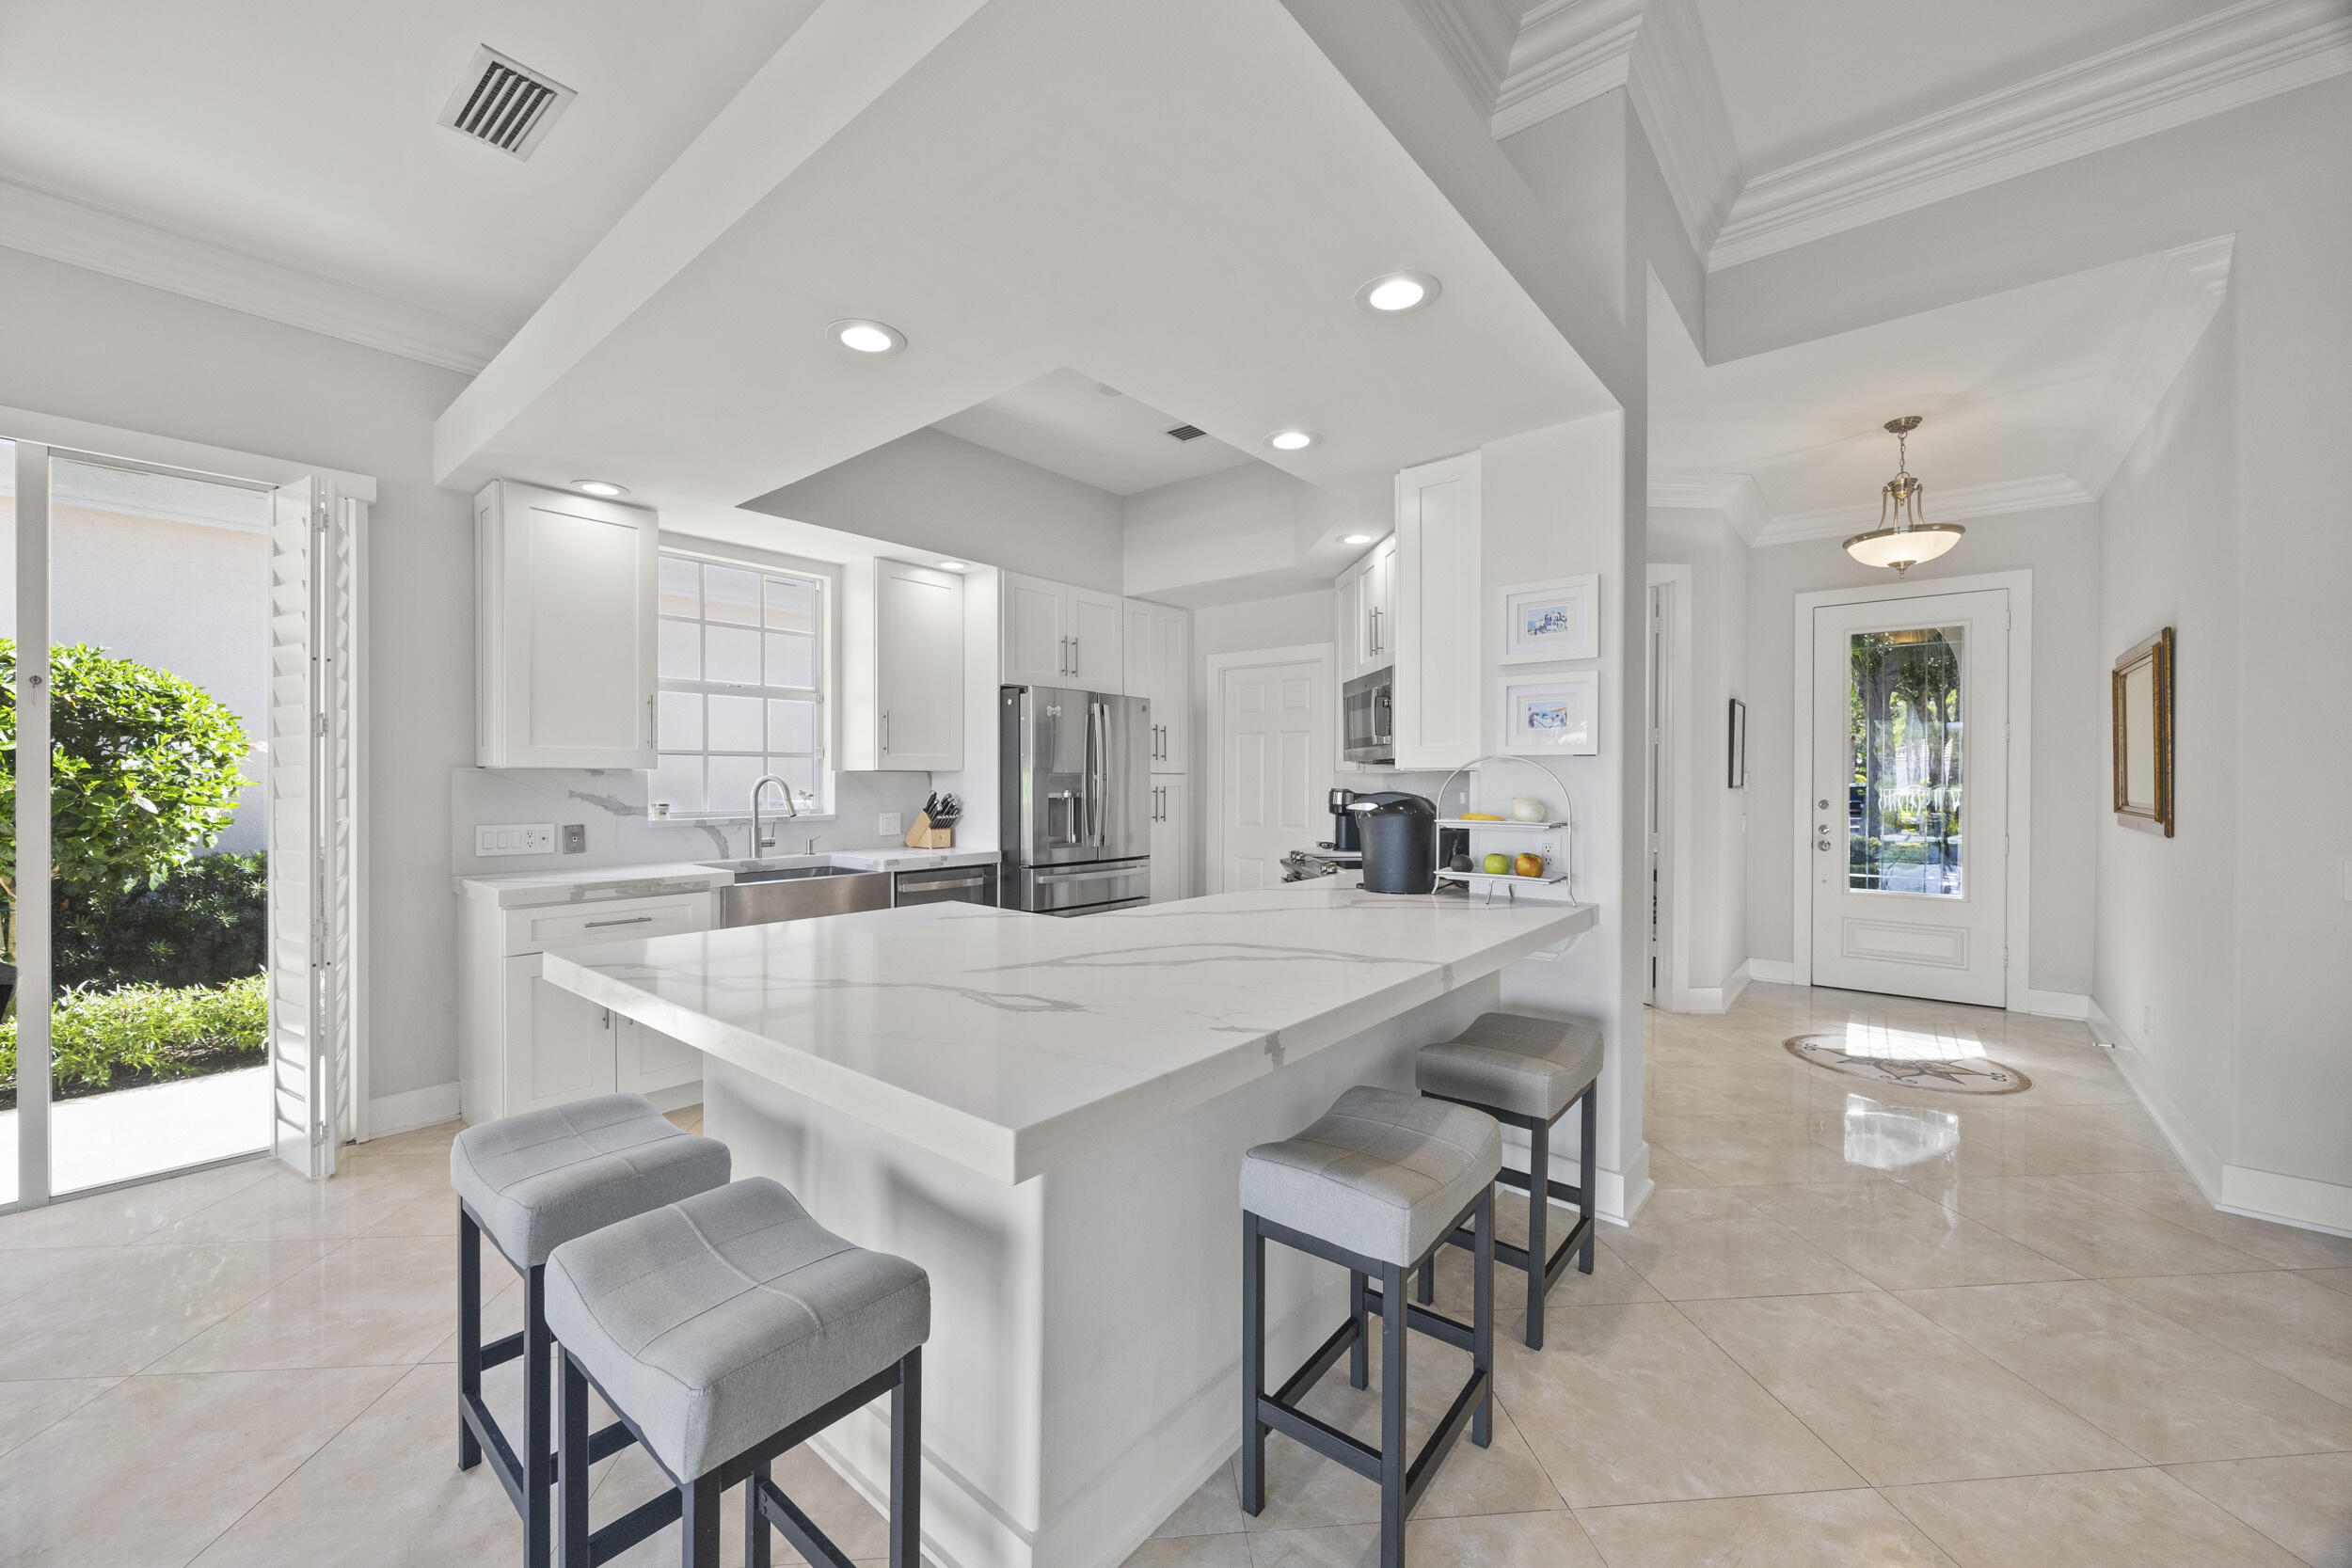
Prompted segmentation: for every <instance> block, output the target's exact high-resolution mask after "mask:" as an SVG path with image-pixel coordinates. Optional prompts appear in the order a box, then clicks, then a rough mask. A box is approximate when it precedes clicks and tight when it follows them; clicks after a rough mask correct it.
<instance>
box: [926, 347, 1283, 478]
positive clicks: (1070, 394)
mask: <svg viewBox="0 0 2352 1568" xmlns="http://www.w3.org/2000/svg"><path fill="white" fill-rule="evenodd" d="M1184 424H1185V421H1184V420H1180V419H1176V418H1173V417H1172V416H1169V415H1167V414H1163V413H1161V412H1160V411H1159V410H1158V409H1156V408H1153V407H1152V406H1151V405H1150V404H1145V403H1141V402H1138V401H1136V399H1134V398H1131V397H1129V396H1127V395H1126V394H1125V393H1123V392H1121V391H1120V390H1119V388H1116V387H1113V386H1111V385H1110V384H1109V383H1108V382H1104V381H1097V380H1095V379H1094V378H1093V377H1092V376H1090V375H1083V374H1081V373H1079V372H1076V371H1073V370H1069V369H1063V370H1057V371H1050V372H1047V373H1045V374H1044V375H1041V376H1039V377H1038V378H1037V379H1036V380H1035V381H1032V382H1029V383H1027V384H1025V385H1024V386H1020V387H1014V388H1010V389H1009V390H1007V391H1002V392H999V393H997V394H996V395H995V396H994V397H993V398H989V399H986V400H985V401H983V402H980V403H976V404H973V405H972V406H971V407H969V408H967V409H965V410H963V412H961V414H950V415H948V416H947V417H946V419H944V420H933V421H932V422H931V428H932V429H933V430H942V431H946V433H947V434H948V435H950V436H957V437H959V438H961V439H962V440H966V441H969V442H971V443H972V444H973V445H974V446H976V447H986V448H988V449H989V451H999V452H1002V453H1004V454H1005V455H1006V456H1007V457H1017V458H1019V459H1020V460H1021V461H1022V462H1024V463H1028V464H1032V465H1034V466H1035V467H1040V468H1043V469H1045V470H1047V471H1048V472H1050V473H1057V474H1060V475H1061V476H1062V477H1063V478H1065V479H1074V480H1076V481H1078V482H1079V483H1081V484H1091V485H1093V486H1094V487H1095V488H1096V489H1097V490H1108V491H1109V492H1110V493H1111V494H1112V495H1114V496H1132V495H1134V494H1135V493H1136V491H1138V490H1155V489H1157V488H1159V487H1160V486H1161V485H1163V484H1173V483H1176V482H1177V481H1179V480H1184V479H1198V478H1200V476H1201V475H1202V474H1213V473H1216V472H1218V471H1220V470H1222V469H1225V468H1234V467H1240V466H1241V465H1242V464H1244V463H1254V462H1256V461H1257V459H1256V458H1254V457H1252V456H1251V455H1250V454H1249V453H1248V452H1246V451H1238V450H1236V449H1235V448H1232V447H1230V446H1227V445H1226V444H1225V443H1224V442H1222V441H1220V440H1218V439H1217V438H1216V436H1194V437H1192V438H1191V439H1190V440H1186V441H1179V440H1177V439H1176V438H1175V437H1174V436H1170V435H1168V432H1169V431H1170V430H1174V429H1178V428H1180V427H1183V426H1184Z"/></svg>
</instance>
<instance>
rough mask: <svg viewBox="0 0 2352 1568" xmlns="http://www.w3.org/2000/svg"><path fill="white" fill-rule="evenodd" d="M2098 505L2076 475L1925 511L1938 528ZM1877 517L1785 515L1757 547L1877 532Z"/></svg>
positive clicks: (1846, 511) (1986, 492) (1945, 494)
mask: <svg viewBox="0 0 2352 1568" xmlns="http://www.w3.org/2000/svg"><path fill="white" fill-rule="evenodd" d="M2096 499H2098V498H2097V497H2096V496H2094V495H2092V494H2091V493H2090V491H2089V490H2086V489H2084V488H2083V486H2082V483H2081V481H2079V480H2077V479H2076V478H2075V477H2074V475H2073V474H2038V475H2036V476H2034V477H2033V478H2031V479H2005V480H1996V481H1994V483H1990V484H1967V485H1963V486H1962V487H1961V488H1959V489H1957V490H1944V491H1930V492H1927V505H1928V506H1929V507H1930V508H1931V509H1932V511H1933V514H1934V515H1933V516H1932V517H1931V519H1930V520H1931V521H1933V522H1938V523H1957V522H1960V521H1963V519H1965V518H1969V517H1998V516H2001V515H2005V514H2008V513H2011V512H2043V511H2047V510H2048V509H2049V508H2051V507H2054V506H2079V505H2081V504H2082V503H2083V502H2085V501H2090V500H2096ZM1879 516H1880V506H1879V503H1878V502H1877V501H1863V502H1859V503H1857V504H1855V505H1852V506H1830V507H1823V508H1822V509H1820V511H1818V512H1785V513H1781V514H1779V515H1775V516H1774V517H1773V518H1772V521H1771V522H1770V523H1768V524H1766V525H1765V527H1764V529H1763V530H1762V531H1761V532H1760V533H1759V534H1758V535H1757V536H1756V544H1758V545H1794V544H1797V543H1799V542H1800V541H1803V540H1806V539H1843V538H1845V537H1846V536H1847V535H1849V534H1853V533H1859V532H1862V531H1865V530H1867V529H1873V528H1876V527H1877V526H1878V523H1879Z"/></svg>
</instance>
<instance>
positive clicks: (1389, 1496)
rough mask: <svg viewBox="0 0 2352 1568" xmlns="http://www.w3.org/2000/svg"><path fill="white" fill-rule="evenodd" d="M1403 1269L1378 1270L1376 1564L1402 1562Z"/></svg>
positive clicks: (1400, 1567)
mask: <svg viewBox="0 0 2352 1568" xmlns="http://www.w3.org/2000/svg"><path fill="white" fill-rule="evenodd" d="M1405 1275H1406V1271H1405V1270H1404V1269H1401V1268H1399V1267H1397V1266H1396V1265H1395V1264H1393V1263H1391V1264H1390V1265H1389V1266H1388V1267H1386V1268H1384V1269H1382V1270H1381V1271H1380V1301H1381V1307H1380V1568H1405V1473H1406V1461H1407V1458H1408V1455H1407V1454H1406V1448H1405V1337H1406V1334H1408V1333H1409V1332H1411V1331H1410V1329H1409V1328H1407V1326H1406V1319H1407V1318H1409V1317H1411V1316H1412V1314H1411V1313H1410V1312H1408V1311H1406V1309H1405Z"/></svg>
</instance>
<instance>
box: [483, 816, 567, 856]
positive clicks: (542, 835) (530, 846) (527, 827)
mask: <svg viewBox="0 0 2352 1568" xmlns="http://www.w3.org/2000/svg"><path fill="white" fill-rule="evenodd" d="M473 852H474V853H475V854H477V855H552V854H554V853H555V824H554V823H552V822H482V823H477V824H476V825H475V827H474V831H473Z"/></svg>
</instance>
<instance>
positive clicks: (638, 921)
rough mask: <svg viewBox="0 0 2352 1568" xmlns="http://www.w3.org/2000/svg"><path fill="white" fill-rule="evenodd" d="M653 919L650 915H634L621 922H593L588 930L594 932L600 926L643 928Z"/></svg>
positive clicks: (589, 924) (588, 926) (589, 923)
mask: <svg viewBox="0 0 2352 1568" xmlns="http://www.w3.org/2000/svg"><path fill="white" fill-rule="evenodd" d="M652 918H653V916H651V915H649V914H632V915H629V916H627V917H626V918H624V919H620V920H592V921H590V922H588V925H587V927H586V928H587V929H588V930H591V931H593V930H595V929H596V927H599V926H643V925H644V924H645V923H646V922H647V921H649V920H651V919H652Z"/></svg>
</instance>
